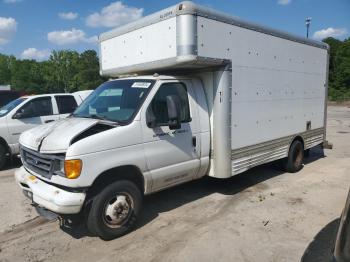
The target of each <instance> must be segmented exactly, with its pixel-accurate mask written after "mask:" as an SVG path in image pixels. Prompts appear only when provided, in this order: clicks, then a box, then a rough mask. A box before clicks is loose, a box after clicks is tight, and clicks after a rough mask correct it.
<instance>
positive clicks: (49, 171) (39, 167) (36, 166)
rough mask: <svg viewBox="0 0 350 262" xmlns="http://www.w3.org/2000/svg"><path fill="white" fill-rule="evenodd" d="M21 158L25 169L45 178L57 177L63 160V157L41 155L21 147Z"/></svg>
mask: <svg viewBox="0 0 350 262" xmlns="http://www.w3.org/2000/svg"><path fill="white" fill-rule="evenodd" d="M21 158H22V162H23V165H24V166H25V167H26V168H28V169H29V170H32V171H33V172H35V173H37V174H39V175H41V176H43V177H46V178H51V177H52V176H53V175H59V173H60V163H61V162H62V161H63V160H64V156H57V155H47V154H41V153H38V152H36V151H33V150H30V149H28V148H24V147H21Z"/></svg>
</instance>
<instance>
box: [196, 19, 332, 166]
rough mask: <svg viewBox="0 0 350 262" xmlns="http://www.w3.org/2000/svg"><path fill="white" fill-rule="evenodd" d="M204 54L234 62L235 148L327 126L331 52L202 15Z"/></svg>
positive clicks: (200, 52) (200, 50)
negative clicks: (325, 121)
mask: <svg viewBox="0 0 350 262" xmlns="http://www.w3.org/2000/svg"><path fill="white" fill-rule="evenodd" d="M213 36H215V37H213ZM198 55H199V56H202V57H217V58H221V59H229V60H231V61H232V103H231V110H232V134H231V135H232V142H231V147H232V150H236V149H241V148H244V147H248V146H252V145H256V144H260V143H264V142H267V141H273V140H276V139H279V138H283V137H288V136H293V135H295V134H300V133H302V132H305V131H307V129H310V130H316V129H319V128H324V108H325V107H324V103H325V86H326V68H327V50H326V49H322V48H317V47H313V46H309V45H304V44H301V43H297V42H293V41H289V40H286V39H282V38H278V37H275V36H271V35H268V34H264V33H260V32H256V31H253V30H249V29H245V28H241V27H238V26H234V25H230V24H226V23H222V22H218V21H215V20H211V19H207V18H203V17H198ZM308 122H311V125H310V124H308ZM319 137H320V138H319V139H320V141H318V140H317V141H316V140H313V142H312V143H311V144H312V145H315V144H317V143H321V142H322V141H323V140H322V138H321V137H322V136H319ZM284 150H285V149H284ZM283 152H284V154H285V153H286V152H285V151H283ZM249 161H250V160H249Z"/></svg>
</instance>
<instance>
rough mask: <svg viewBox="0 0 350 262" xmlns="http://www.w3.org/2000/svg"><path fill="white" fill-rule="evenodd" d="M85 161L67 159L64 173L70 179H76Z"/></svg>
mask: <svg viewBox="0 0 350 262" xmlns="http://www.w3.org/2000/svg"><path fill="white" fill-rule="evenodd" d="M82 167H83V162H82V161H81V160H80V159H73V160H65V161H64V173H65V175H66V178H68V179H76V178H78V177H79V176H80V173H81V169H82Z"/></svg>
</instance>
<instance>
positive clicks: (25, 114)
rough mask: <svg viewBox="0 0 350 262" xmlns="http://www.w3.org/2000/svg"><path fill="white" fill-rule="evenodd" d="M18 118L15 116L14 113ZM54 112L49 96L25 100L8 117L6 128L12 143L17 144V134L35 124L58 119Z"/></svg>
mask: <svg viewBox="0 0 350 262" xmlns="http://www.w3.org/2000/svg"><path fill="white" fill-rule="evenodd" d="M18 113H19V114H20V116H19V118H16V115H17V116H18ZM58 119H59V116H58V115H57V114H54V112H53V107H52V99H51V97H50V96H47V97H39V98H34V99H32V100H29V101H27V103H25V104H24V105H23V106H22V107H21V108H20V109H19V110H18V111H17V112H16V114H15V115H13V116H12V118H10V119H8V121H7V123H8V128H9V134H10V140H11V143H12V144H18V140H19V136H20V135H21V134H22V133H23V132H24V131H27V130H29V129H31V128H33V127H35V126H38V125H41V124H45V123H48V122H52V121H55V120H58Z"/></svg>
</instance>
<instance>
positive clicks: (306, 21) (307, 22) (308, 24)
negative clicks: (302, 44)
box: [305, 17, 312, 38]
mask: <svg viewBox="0 0 350 262" xmlns="http://www.w3.org/2000/svg"><path fill="white" fill-rule="evenodd" d="M311 19H312V18H311V17H308V18H306V19H305V25H306V37H307V38H309V29H310V24H311Z"/></svg>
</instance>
